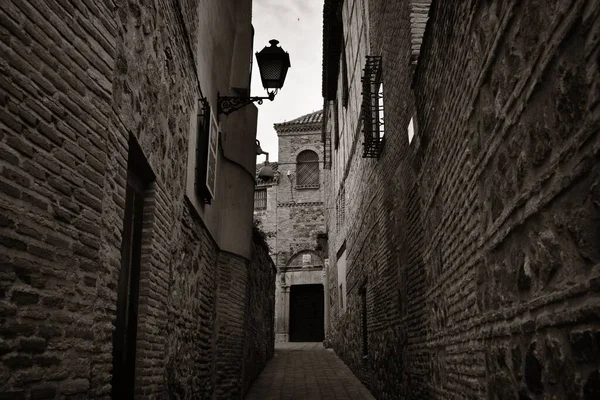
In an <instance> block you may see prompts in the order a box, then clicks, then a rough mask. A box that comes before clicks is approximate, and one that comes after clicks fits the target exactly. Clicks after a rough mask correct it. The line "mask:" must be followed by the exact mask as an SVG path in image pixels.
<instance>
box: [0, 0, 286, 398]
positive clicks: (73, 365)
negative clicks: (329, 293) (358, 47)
mask: <svg viewBox="0 0 600 400" xmlns="http://www.w3.org/2000/svg"><path fill="white" fill-rule="evenodd" d="M181 4H182V7H183V9H182V11H183V15H185V16H186V18H193V16H194V15H197V12H196V11H195V7H196V6H195V5H194V2H187V1H186V2H182V3H181ZM174 5H175V3H174V2H167V1H163V0H160V1H159V0H157V1H150V2H147V1H144V2H137V1H130V2H128V3H126V4H121V2H118V3H117V4H114V3H113V2H112V1H106V2H93V1H87V0H85V1H66V0H65V1H63V0H60V1H53V0H48V1H38V0H18V1H17V0H11V1H3V2H0V52H1V54H2V57H1V59H0V70H1V72H2V73H1V74H0V88H1V90H0V186H1V187H2V192H1V194H0V209H1V212H0V216H1V217H0V236H1V238H2V239H1V251H0V260H1V262H2V268H0V310H1V311H0V321H1V324H0V349H1V351H0V397H8V398H12V397H11V396H13V397H14V398H42V397H44V396H46V397H48V398H53V397H55V396H56V397H60V398H108V397H109V396H110V390H111V377H112V375H111V370H112V354H111V353H112V333H113V330H114V326H113V325H114V319H115V311H116V301H117V293H116V288H117V280H118V275H119V270H120V268H121V253H120V249H121V240H122V237H121V236H122V229H123V217H124V207H125V187H126V179H127V160H128V154H129V143H130V142H129V139H130V138H135V139H134V140H135V141H136V142H138V143H139V145H140V147H141V149H142V152H143V153H144V155H145V157H146V158H147V161H148V164H149V167H150V168H151V170H152V172H153V173H154V174H155V175H156V179H155V180H154V182H153V183H152V184H151V185H150V187H149V188H148V189H147V190H146V192H145V194H144V195H145V208H144V210H145V211H144V226H143V230H142V231H143V232H142V237H143V241H142V261H141V271H140V296H139V309H138V332H137V357H136V390H137V392H136V397H137V398H144V399H152V398H165V397H167V396H168V395H178V396H180V397H181V398H186V397H188V398H212V393H213V390H214V389H215V387H219V386H218V385H219V384H220V383H221V380H217V379H216V377H217V372H218V373H219V375H218V376H219V379H221V378H222V379H225V380H226V379H233V380H236V379H237V380H236V384H237V385H238V388H237V389H236V390H237V391H238V393H240V392H241V391H242V388H243V387H246V386H247V382H242V378H241V376H238V375H241V373H242V372H241V371H237V370H236V371H232V370H227V369H223V370H219V368H220V366H221V364H220V358H218V357H217V356H216V354H217V353H216V349H217V343H219V345H221V344H222V343H225V344H223V346H222V347H218V348H219V350H221V349H225V350H227V344H226V338H225V337H221V336H219V335H218V332H219V331H218V326H223V325H224V324H228V323H233V322H231V321H230V319H231V318H235V321H239V318H238V317H239V316H238V315H231V314H228V313H225V312H223V311H222V310H219V309H217V299H218V298H220V297H222V296H223V294H222V293H220V290H221V291H225V290H226V289H225V288H224V287H223V286H222V282H220V281H219V276H221V275H222V274H223V273H224V271H221V268H220V266H224V265H223V263H218V260H219V259H222V258H223V257H224V255H223V254H220V252H219V248H218V246H217V244H216V242H215V241H214V240H213V239H212V238H211V236H210V234H209V232H208V231H207V229H206V226H205V225H204V224H203V222H202V220H201V219H199V218H198V215H197V214H195V212H194V211H193V209H194V208H193V207H192V206H191V205H190V204H189V202H187V201H185V200H184V194H185V179H186V160H187V154H188V138H189V134H190V132H189V126H190V120H191V118H193V117H194V116H195V113H194V108H193V107H194V105H195V103H196V101H197V98H198V97H199V95H200V93H199V91H198V85H197V78H196V76H195V72H194V71H193V68H194V64H193V62H191V60H190V56H189V53H188V51H189V50H188V48H187V45H186V43H185V39H184V38H185V36H184V30H183V25H182V23H181V17H180V15H179V12H178V10H177V9H176V7H174ZM186 22H187V25H193V24H192V23H191V21H187V20H186ZM192 47H193V46H192ZM192 51H193V49H192ZM261 251H262V250H261ZM258 254H259V255H258V256H257V260H259V261H256V260H255V261H253V263H252V264H251V265H252V266H253V267H252V269H248V268H247V267H246V268H245V269H244V268H242V270H243V271H247V273H252V274H254V273H255V272H256V276H254V275H252V276H251V279H249V278H248V277H247V276H246V277H244V278H243V279H240V280H235V281H233V282H232V283H233V284H234V285H235V288H234V289H232V290H236V291H237V292H236V293H239V294H240V295H241V296H242V298H243V299H245V300H246V301H247V299H248V296H249V293H254V292H255V291H256V290H257V286H258V287H259V288H260V290H262V288H263V287H264V286H268V285H271V282H273V280H274V278H272V277H270V276H269V275H268V274H266V273H265V272H264V271H262V269H264V268H267V267H266V266H265V265H263V262H264V257H263V256H262V255H261V254H262V253H260V251H258ZM245 263H246V264H247V263H249V261H245ZM270 265H271V264H269V266H270ZM227 266H230V264H227V265H225V266H224V269H225V270H226V271H227V268H225V267H227ZM261 268H262V269H261ZM236 271H237V269H236ZM248 282H250V283H248ZM272 285H273V286H274V283H273V284H272ZM243 296H245V297H243ZM255 297H256V295H255ZM261 301H263V302H266V303H261V302H260V301H258V302H257V304H262V305H261V307H264V308H265V309H268V304H270V303H269V301H272V300H270V298H266V299H261ZM257 307H259V306H257ZM219 311H222V312H221V313H219ZM251 312H255V310H254V309H253V308H246V303H244V306H243V307H242V308H241V314H242V315H243V316H246V315H248V317H247V318H246V317H244V318H246V319H244V318H242V321H246V320H247V319H249V318H250V316H249V313H251ZM257 315H258V316H257ZM259 316H260V318H263V317H265V316H266V312H258V314H256V313H255V314H253V318H254V319H253V322H252V324H253V326H254V329H255V330H257V331H261V329H262V331H264V330H265V329H267V330H268V327H272V317H271V318H270V319H267V320H266V322H265V324H266V326H267V328H261V324H260V322H261V321H260V320H259ZM217 320H218V323H219V324H220V325H217V324H216V322H217ZM257 326H258V328H257ZM243 328H244V329H245V328H246V326H245V325H244V326H243ZM262 338H264V339H267V340H269V338H268V336H263V337H262ZM244 340H245V339H244V338H242V340H241V345H238V344H237V343H236V344H235V346H233V347H232V349H231V351H237V353H236V354H237V357H238V360H239V359H242V358H243V356H244V354H246V351H249V350H248V349H249V348H251V346H250V344H248V345H244ZM254 343H255V345H262V346H263V347H265V348H268V347H269V345H270V343H272V340H271V342H267V341H265V342H264V343H261V342H260V340H258V339H257V340H255V341H254ZM256 354H257V355H256V356H255V358H254V359H255V360H257V361H256V362H255V365H257V366H258V365H262V364H264V362H265V361H264V360H265V358H264V357H263V356H262V355H260V356H259V355H258V354H262V353H260V351H259V352H257V353H256ZM257 368H258V367H257ZM229 372H231V373H232V374H233V373H235V374H236V376H226V375H227V373H229Z"/></svg>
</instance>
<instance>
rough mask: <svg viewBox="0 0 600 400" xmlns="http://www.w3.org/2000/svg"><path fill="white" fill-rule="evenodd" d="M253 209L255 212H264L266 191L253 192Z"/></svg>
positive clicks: (257, 190)
mask: <svg viewBox="0 0 600 400" xmlns="http://www.w3.org/2000/svg"><path fill="white" fill-rule="evenodd" d="M254 208H255V209H256V210H266V208H267V189H256V190H255V191H254Z"/></svg>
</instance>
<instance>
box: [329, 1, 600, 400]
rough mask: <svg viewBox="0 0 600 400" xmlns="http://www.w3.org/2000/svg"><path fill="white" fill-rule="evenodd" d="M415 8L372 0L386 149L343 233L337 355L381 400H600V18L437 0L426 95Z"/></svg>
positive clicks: (353, 174)
mask: <svg viewBox="0 0 600 400" xmlns="http://www.w3.org/2000/svg"><path fill="white" fill-rule="evenodd" d="M409 3H410V2H409V1H406V2H386V1H378V0H371V1H369V11H370V17H369V21H370V32H369V36H370V38H371V43H370V46H371V54H372V55H382V56H383V63H384V64H383V76H384V78H383V81H384V85H385V90H386V91H385V97H384V104H385V113H386V121H385V122H386V142H385V146H384V149H383V153H382V154H381V157H380V158H379V159H378V160H373V159H362V158H361V157H360V154H358V153H359V152H355V153H353V155H352V157H351V161H350V166H349V170H348V171H347V177H346V181H345V185H346V192H347V195H348V197H347V202H348V208H347V211H346V219H347V228H346V231H345V232H347V234H344V232H341V233H342V234H338V233H334V234H332V230H331V229H330V244H334V243H335V245H334V246H330V258H331V259H332V260H334V258H333V257H335V254H336V252H337V250H338V248H339V246H340V245H341V242H342V241H343V240H344V239H345V240H346V252H347V268H348V276H347V281H348V309H347V311H346V312H345V313H344V314H343V315H338V313H337V307H338V306H337V302H338V299H337V287H336V282H335V280H336V279H337V277H336V275H335V273H330V274H328V277H329V279H330V288H331V293H330V294H331V299H332V302H333V305H332V307H333V310H332V313H331V315H332V317H333V324H332V327H331V332H332V337H331V338H332V344H333V347H334V349H335V350H336V352H337V353H338V354H340V356H341V357H342V358H343V359H344V361H345V362H346V363H347V364H348V365H350V367H351V368H352V369H353V370H354V371H355V372H356V373H357V374H358V375H359V376H360V377H361V379H363V380H364V381H365V383H367V385H368V386H369V388H370V389H371V391H372V392H373V393H374V394H375V395H376V397H377V398H381V399H396V398H409V399H428V398H436V399H448V398H463V397H468V398H498V399H516V398H523V399H529V398H541V396H544V398H586V399H588V398H589V399H591V398H595V397H597V396H598V393H599V390H600V389H599V386H600V371H599V370H598V367H597V362H596V363H595V361H596V360H597V359H598V356H599V353H598V351H599V350H598V349H599V348H600V347H599V346H598V344H597V343H596V339H597V337H598V335H599V334H600V331H599V324H598V314H599V311H600V301H599V298H598V296H597V286H598V285H597V282H598V277H599V272H600V270H599V265H600V264H599V262H600V254H599V252H598V248H600V247H599V246H598V243H600V232H599V231H598V229H597V227H598V222H599V218H600V210H599V208H598V187H599V186H598V182H599V178H600V169H599V168H598V165H600V162H599V151H600V138H599V135H598V126H600V124H599V123H598V119H599V118H600V112H599V111H600V110H599V107H598V105H599V104H600V101H599V97H598V96H599V93H600V90H598V89H599V88H600V86H599V84H600V79H599V78H600V76H599V70H598V68H599V65H598V62H597V60H598V56H599V55H598V51H599V50H598V49H599V48H598V45H597V44H598V37H599V32H600V25H599V24H598V21H599V20H600V19H599V13H600V9H599V8H598V6H597V4H596V2H593V1H576V0H573V1H567V2H561V1H550V2H541V1H530V2H523V3H522V2H516V1H508V2H496V1H488V2H485V1H474V2H459V3H457V2H442V1H433V3H432V12H431V14H430V17H431V19H430V21H429V23H428V30H427V33H426V35H425V39H424V42H423V44H422V46H421V50H420V52H421V55H420V59H419V64H418V67H417V71H416V75H415V76H414V79H413V74H412V67H411V66H410V65H409V60H410V54H411V34H410V32H411V31H410V28H411V26H410V7H409V5H410V4H409ZM398 66H405V67H398ZM411 84H413V85H414V86H413V87H412V89H414V92H413V91H412V89H411ZM413 93H414V95H413ZM338 94H339V92H338ZM413 99H414V100H413ZM415 110H416V120H417V134H416V137H415V139H413V141H412V143H411V144H409V143H408V136H407V131H406V127H407V125H408V122H409V120H410V118H411V117H412V116H413V115H414V114H415ZM342 118H350V116H346V115H342ZM358 140H359V141H360V138H358ZM359 149H360V145H359ZM333 172H335V171H333ZM332 175H334V174H333V173H332ZM327 196H329V197H330V199H329V200H328V202H329V204H332V203H333V202H334V199H335V197H334V196H335V195H334V191H333V190H329V189H328V190H327ZM328 220H329V221H330V222H331V220H332V218H331V216H329V218H328ZM331 225H332V224H331V223H330V224H329V226H330V227H331ZM332 270H333V271H334V272H335V269H334V268H333V264H332ZM365 284H366V288H367V303H368V307H367V310H368V311H367V315H368V323H367V326H368V346H369V347H368V357H367V358H362V353H361V351H362V348H361V339H362V336H361V307H360V305H361V303H360V300H361V297H360V294H359V288H360V287H361V286H362V285H365Z"/></svg>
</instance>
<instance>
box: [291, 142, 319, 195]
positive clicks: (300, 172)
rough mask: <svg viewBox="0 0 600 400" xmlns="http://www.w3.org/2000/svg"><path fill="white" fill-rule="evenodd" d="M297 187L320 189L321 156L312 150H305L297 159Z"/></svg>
mask: <svg viewBox="0 0 600 400" xmlns="http://www.w3.org/2000/svg"><path fill="white" fill-rule="evenodd" d="M296 187H298V188H317V187H319V156H318V155H317V153H315V152H314V151H311V150H305V151H303V152H302V153H300V154H298V158H296Z"/></svg>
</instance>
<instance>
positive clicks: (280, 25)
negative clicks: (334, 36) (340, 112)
mask: <svg viewBox="0 0 600 400" xmlns="http://www.w3.org/2000/svg"><path fill="white" fill-rule="evenodd" d="M252 24H253V25H254V52H257V51H261V50H262V49H263V48H264V47H265V46H268V45H269V40H271V39H277V40H279V45H280V46H281V47H282V48H283V49H284V50H285V51H287V52H288V53H289V54H290V61H291V64H292V67H291V68H290V69H289V70H288V74H287V78H286V80H285V84H284V85H283V88H282V89H281V90H280V91H279V93H278V94H277V96H276V97H275V100H274V101H273V102H270V101H269V100H266V101H265V102H264V103H263V104H262V105H260V106H259V105H257V107H258V132H257V137H258V140H260V144H261V147H262V148H263V150H264V151H266V152H268V153H269V161H277V134H276V133H275V130H274V129H273V124H274V123H278V122H283V121H289V120H292V119H295V118H297V117H300V116H302V115H304V114H308V113H311V112H313V111H318V110H320V109H321V108H323V97H322V96H321V62H322V50H321V49H322V42H323V39H322V27H323V0H254V3H253V10H252ZM265 95H266V92H265V89H264V88H263V87H262V84H261V81H260V73H259V72H258V66H257V65H256V57H255V58H254V66H253V70H252V96H265ZM264 159H265V157H264V156H260V157H258V158H257V161H259V162H260V161H263V160H264Z"/></svg>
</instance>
